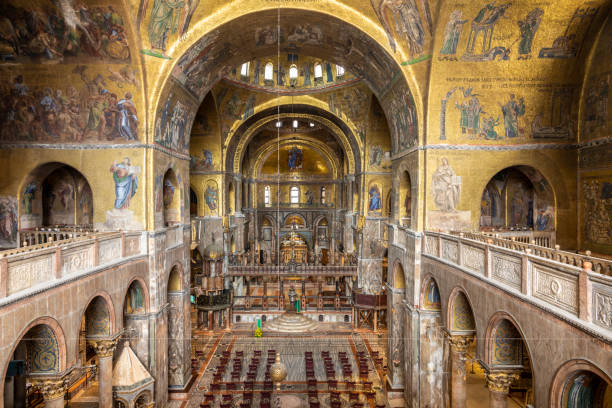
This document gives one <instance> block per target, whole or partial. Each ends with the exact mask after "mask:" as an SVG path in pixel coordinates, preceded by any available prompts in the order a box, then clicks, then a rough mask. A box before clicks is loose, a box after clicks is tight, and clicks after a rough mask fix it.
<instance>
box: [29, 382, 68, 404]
mask: <svg viewBox="0 0 612 408" xmlns="http://www.w3.org/2000/svg"><path fill="white" fill-rule="evenodd" d="M29 380H30V381H31V382H32V385H33V387H34V388H36V389H37V390H38V391H39V392H40V393H41V394H42V396H43V398H44V399H45V401H52V400H56V399H59V398H64V395H65V394H66V390H67V389H68V387H67V385H66V382H65V381H64V380H63V379H49V378H46V379H34V378H31V377H30V379H29Z"/></svg>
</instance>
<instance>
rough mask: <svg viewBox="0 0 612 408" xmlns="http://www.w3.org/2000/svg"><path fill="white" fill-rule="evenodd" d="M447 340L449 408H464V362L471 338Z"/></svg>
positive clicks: (465, 373) (451, 338) (465, 374)
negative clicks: (449, 363)
mask: <svg viewBox="0 0 612 408" xmlns="http://www.w3.org/2000/svg"><path fill="white" fill-rule="evenodd" d="M448 340H449V342H450V350H451V352H450V358H451V408H465V406H466V405H465V399H466V394H467V392H466V391H467V389H466V376H467V372H466V368H465V360H466V354H467V349H468V347H469V345H470V342H471V341H472V336H455V335H451V336H449V337H448Z"/></svg>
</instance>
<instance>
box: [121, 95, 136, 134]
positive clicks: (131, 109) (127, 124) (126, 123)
mask: <svg viewBox="0 0 612 408" xmlns="http://www.w3.org/2000/svg"><path fill="white" fill-rule="evenodd" d="M117 109H118V110H119V117H118V118H117V129H118V130H119V135H120V136H121V137H123V138H124V139H125V140H138V116H137V112H136V107H135V106H134V102H133V101H132V94H131V93H129V92H127V93H126V94H125V97H124V98H123V99H121V100H120V101H119V102H117Z"/></svg>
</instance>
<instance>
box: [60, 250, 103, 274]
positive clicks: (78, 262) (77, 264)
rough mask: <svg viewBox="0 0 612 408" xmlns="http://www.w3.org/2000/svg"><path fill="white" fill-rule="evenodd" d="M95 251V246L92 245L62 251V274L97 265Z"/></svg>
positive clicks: (80, 270)
mask: <svg viewBox="0 0 612 408" xmlns="http://www.w3.org/2000/svg"><path fill="white" fill-rule="evenodd" d="M93 251H94V247H93V245H92V246H89V247H86V248H80V249H74V250H67V251H64V252H62V276H67V275H71V274H73V273H76V272H82V271H83V270H86V269H91V268H93V267H94V266H95V265H94V259H93V258H94V257H93Z"/></svg>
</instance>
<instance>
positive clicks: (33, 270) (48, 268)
mask: <svg viewBox="0 0 612 408" xmlns="http://www.w3.org/2000/svg"><path fill="white" fill-rule="evenodd" d="M52 279H53V256H52V255H50V254H49V255H45V256H41V257H36V258H29V259H27V260H24V261H20V262H14V263H13V262H11V263H9V267H8V282H7V292H8V294H9V295H11V294H13V293H16V292H19V291H20V290H24V289H27V288H30V287H32V286H34V285H37V284H39V283H44V282H48V281H50V280H52Z"/></svg>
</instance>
